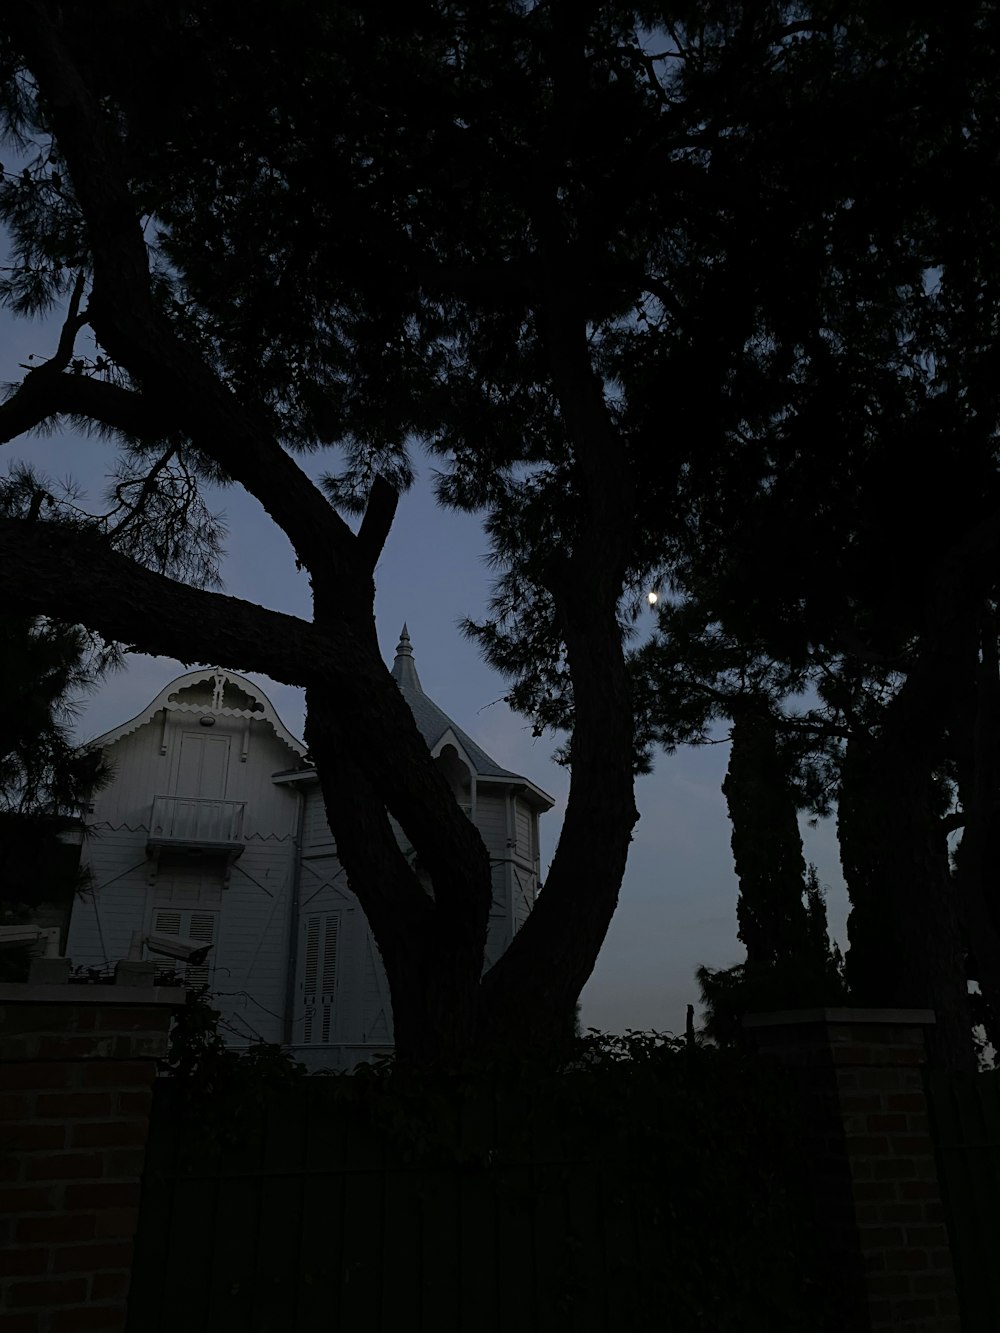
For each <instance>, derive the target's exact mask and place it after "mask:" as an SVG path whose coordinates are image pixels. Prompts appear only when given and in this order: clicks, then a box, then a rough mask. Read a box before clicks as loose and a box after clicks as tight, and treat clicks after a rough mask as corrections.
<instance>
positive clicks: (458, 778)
mask: <svg viewBox="0 0 1000 1333" xmlns="http://www.w3.org/2000/svg"><path fill="white" fill-rule="evenodd" d="M435 762H436V763H437V766H438V768H439V769H440V770H441V772H442V773H443V774H444V776H445V778H446V779H447V782H448V785H449V787H451V790H452V793H453V795H454V797H455V800H456V801H457V802H458V804H459V805H460V806H461V807H462V809H463V810H464V811H465V813H466V814H467V815H468V816H469V818H470V819H471V818H472V774H471V773H470V772H469V769H468V766H467V765H466V764H464V763H463V762H462V760H461V759H460V758H459V757H458V751H457V750H456V749H455V747H454V745H445V746H443V747H442V749H441V753H440V754H439V755H438V757H437V759H436V760H435Z"/></svg>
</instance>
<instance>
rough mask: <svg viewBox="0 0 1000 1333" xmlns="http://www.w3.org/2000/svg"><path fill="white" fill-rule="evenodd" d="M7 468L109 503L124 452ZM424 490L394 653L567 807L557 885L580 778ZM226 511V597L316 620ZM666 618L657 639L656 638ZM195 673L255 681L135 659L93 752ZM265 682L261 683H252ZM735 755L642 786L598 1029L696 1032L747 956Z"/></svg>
mask: <svg viewBox="0 0 1000 1333" xmlns="http://www.w3.org/2000/svg"><path fill="white" fill-rule="evenodd" d="M55 340H56V333H55V330H54V329H53V328H52V327H51V326H46V325H44V324H41V323H29V322H27V321H24V320H14V319H13V318H12V317H11V316H10V315H9V314H8V313H7V312H0V382H6V383H9V382H17V381H19V380H20V379H21V378H22V377H23V374H24V372H23V370H22V369H20V368H19V363H24V362H26V361H27V357H28V354H29V353H34V354H35V355H36V356H38V355H40V356H43V357H44V356H47V355H49V354H50V352H51V351H52V350H53V348H54V345H55ZM4 452H5V454H6V459H5V460H3V462H2V463H0V471H6V465H9V463H11V462H13V461H15V459H23V460H25V461H29V460H30V461H33V462H34V464H35V466H36V467H37V468H38V469H39V470H41V471H43V472H45V473H47V474H48V475H49V476H50V477H51V478H52V479H53V480H55V481H59V480H63V479H65V478H67V477H72V478H74V479H75V480H76V481H77V482H79V483H81V484H82V486H83V487H84V489H85V491H86V494H87V496H88V498H89V501H90V502H91V503H93V504H94V505H95V506H96V505H98V504H99V502H100V499H101V496H102V494H103V492H104V489H105V487H106V486H107V485H108V478H109V477H110V474H111V471H112V463H113V448H112V446H110V445H108V444H106V443H103V442H99V441H94V440H88V439H85V438H81V437H79V436H76V435H72V434H68V433H67V434H64V435H56V436H50V437H43V438H25V439H21V440H18V441H15V442H14V443H13V444H10V445H7V446H5V448H4ZM305 462H306V465H307V466H308V467H309V468H310V470H311V471H312V472H313V473H314V474H318V473H321V472H324V471H332V470H334V468H335V466H336V460H335V458H334V457H333V456H329V457H327V458H326V459H324V457H323V455H322V454H319V455H313V456H312V457H311V458H309V459H306V460H305ZM418 469H419V473H420V476H419V479H418V483H417V485H416V486H415V488H414V489H413V490H412V491H411V492H410V493H409V494H408V495H406V496H404V497H403V498H402V500H401V502H400V506H399V511H398V514H397V519H396V523H395V525H394V528H393V531H392V533H391V534H390V537H389V540H388V542H387V544H386V548H385V551H384V553H383V557H382V560H381V563H380V564H379V567H378V571H377V575H376V581H377V586H378V596H377V601H376V618H377V623H378V630H379V638H380V642H381V645H382V650H383V653H384V655H385V657H386V659H387V660H390V661H391V658H392V653H393V650H394V647H395V645H396V642H397V639H398V637H399V630H400V627H401V626H402V624H403V622H404V620H405V621H406V622H407V623H408V626H409V630H410V634H411V637H412V640H413V648H414V653H415V657H416V663H417V668H418V670H419V673H420V679H421V683H422V684H423V687H424V689H425V691H426V692H427V693H428V694H429V695H430V696H431V697H432V698H433V699H434V700H435V702H436V703H438V704H439V705H440V706H441V707H442V708H443V709H444V710H445V711H446V712H447V713H448V714H449V715H450V716H451V717H452V718H453V719H454V721H456V722H457V723H458V724H459V726H461V727H462V728H464V730H465V731H467V732H468V733H469V735H470V736H472V737H473V738H474V739H475V740H477V741H478V742H479V743H480V744H481V745H482V746H483V748H484V749H485V750H486V751H487V752H488V753H489V754H490V755H492V756H493V758H494V759H496V760H497V761H498V762H499V763H500V764H502V765H504V766H505V767H507V768H510V769H513V770H514V771H515V772H519V773H522V774H523V775H524V776H526V777H528V778H530V779H531V780H532V781H533V782H536V783H537V784H538V785H539V786H540V787H542V788H543V789H544V790H546V791H548V792H549V793H550V795H552V796H553V797H555V798H556V805H555V808H554V809H553V810H552V811H551V812H550V813H549V814H547V815H545V816H544V817H543V818H542V821H541V831H542V832H541V849H542V877H543V880H544V876H545V871H546V867H547V865H548V863H549V861H550V860H551V857H552V853H553V850H554V848H555V844H556V840H557V838H558V835H559V829H560V825H561V820H562V811H563V808H564V804H565V797H566V791H567V787H568V774H567V773H566V772H565V771H564V770H562V769H560V768H559V767H558V766H557V765H555V764H553V763H552V762H551V759H550V755H551V753H552V751H553V749H554V748H555V742H554V741H553V740H552V739H551V738H543V739H542V740H533V739H532V736H531V729H530V726H529V724H528V723H527V722H526V721H525V720H524V719H523V718H520V717H518V716H516V715H515V714H513V713H512V712H511V711H510V710H509V709H508V708H507V706H506V705H505V704H503V703H502V702H498V700H500V699H501V698H502V696H503V694H504V692H505V691H504V682H503V680H502V679H501V678H500V677H499V676H497V675H496V673H495V672H493V671H492V670H491V669H490V668H488V667H487V666H486V665H485V664H484V663H483V662H482V661H481V660H480V658H479V656H478V654H477V652H476V649H475V647H474V646H473V645H472V644H470V643H468V642H467V641H466V640H465V639H464V638H463V637H462V635H461V633H460V631H459V629H458V623H459V622H460V620H461V619H462V618H463V617H464V616H471V617H473V618H476V617H478V616H480V615H481V614H482V612H483V609H484V607H485V605H486V601H487V598H488V595H489V587H490V573H489V571H488V569H487V568H486V565H485V562H484V559H483V557H484V555H485V553H486V549H487V545H486V539H485V537H484V535H483V533H482V531H481V528H480V525H479V523H478V521H477V520H476V519H475V518H473V517H470V516H467V515H461V514H454V513H451V512H447V511H444V510H440V509H438V508H437V506H436V505H435V503H434V499H433V495H432V493H431V487H430V477H431V468H430V464H429V463H427V462H426V461H418ZM210 502H211V506H212V508H213V509H216V510H222V511H224V512H225V515H226V518H227V522H228V524H229V528H230V537H229V541H228V543H227V556H226V560H225V563H224V566H223V576H224V579H225V590H226V591H227V592H228V593H230V594H232V595H233V596H237V597H243V598H246V599H248V600H250V601H254V602H258V603H260V604H262V605H264V606H269V607H272V608H274V609H275V610H279V611H284V612H287V613H289V614H293V615H300V616H304V617H306V618H308V617H309V614H310V612H309V605H308V588H307V584H306V580H305V577H304V575H302V574H300V573H298V572H297V571H296V569H295V564H294V560H293V558H292V553H291V548H290V546H289V544H288V542H287V540H286V538H285V537H284V536H283V534H281V533H280V532H279V531H278V530H277V528H275V527H274V526H273V524H272V523H271V521H270V520H269V519H268V518H267V516H266V515H265V514H264V512H263V510H262V509H261V508H260V507H259V506H258V505H257V503H256V501H254V500H252V499H251V498H250V497H248V496H247V495H246V494H245V493H244V492H243V491H242V490H240V489H238V488H230V489H227V490H224V491H216V492H215V493H214V494H213V495H212V496H211V498H210ZM651 623H652V622H651V620H650V621H649V622H648V624H647V626H646V628H650V627H651ZM196 665H220V666H224V667H230V668H232V669H234V670H237V671H238V670H240V663H238V662H221V663H204V664H203V663H190V664H188V665H182V664H181V663H179V662H175V661H173V660H172V659H169V658H151V657H143V656H133V657H131V658H130V659H129V662H128V665H127V667H126V669H125V670H124V671H121V672H119V673H117V674H115V675H113V676H110V677H108V678H107V679H106V680H105V681H104V682H103V684H102V685H101V686H100V688H99V689H98V691H97V692H96V693H95V694H94V695H93V696H91V697H90V698H89V699H87V700H86V701H85V706H84V708H83V710H82V712H81V717H80V722H79V728H78V730H79V735H80V738H81V740H87V739H90V738H92V737H94V736H97V735H100V734H101V733H102V732H104V731H106V730H109V729H110V728H111V727H112V726H114V725H116V724H117V723H119V722H121V721H124V720H126V719H128V718H130V717H132V716H134V715H135V714H136V713H138V712H139V711H140V710H141V709H142V708H143V707H144V706H145V705H146V704H147V703H148V702H149V701H150V700H151V699H152V698H153V697H154V696H155V695H156V694H157V693H158V692H159V691H160V690H161V689H162V688H163V686H164V685H166V684H167V683H168V681H170V680H171V679H172V678H173V677H174V676H176V675H178V674H180V672H181V671H183V670H187V669H189V668H190V667H191V666H196ZM249 674H251V675H252V673H249ZM253 679H255V680H257V681H259V683H260V684H261V685H262V686H263V687H264V689H265V692H266V693H267V695H268V697H269V698H270V700H271V702H272V703H273V704H274V706H275V708H276V709H277V711H278V714H279V715H280V717H281V718H282V720H283V721H284V723H285V725H286V726H288V727H289V728H290V730H291V731H293V732H295V733H296V734H298V735H301V733H302V717H303V696H302V692H301V691H299V690H295V689H291V688H289V687H287V686H284V685H277V684H275V683H274V682H272V681H268V680H267V679H266V678H265V677H259V676H253ZM727 761H728V745H727V744H726V743H721V744H717V745H712V746H708V747H704V748H700V749H692V748H688V749H684V750H681V751H678V753H677V754H675V755H674V756H672V757H665V756H660V757H659V758H658V759H657V764H656V770H655V772H654V773H653V774H652V775H650V776H649V777H645V778H641V779H640V780H639V784H638V791H637V804H638V807H639V811H640V814H641V816H642V817H641V819H640V822H639V824H638V825H637V827H636V830H635V834H634V840H633V845H632V850H631V854H630V857H629V863H628V869H627V871H626V875H625V881H624V884H623V886H622V891H621V898H620V905H619V908H618V911H617V913H616V916H615V919H614V921H613V923H612V926H611V930H610V932H609V935H608V938H607V941H606V943H605V945H604V949H603V951H602V953H601V957H600V959H599V960H598V964H597V968H596V970H595V972H594V974H593V976H592V977H591V980H590V981H589V983H588V985H587V987H586V989H585V990H584V992H583V1023H584V1026H592V1027H600V1028H603V1029H605V1030H608V1031H618V1032H620V1031H623V1030H624V1029H626V1028H643V1029H649V1028H655V1029H658V1030H661V1031H675V1032H679V1031H683V1028H684V1014H685V1005H686V1004H687V1003H695V1004H697V1002H698V988H697V984H696V982H695V980H694V970H695V968H696V967H697V966H698V965H699V964H701V963H707V964H709V965H710V966H713V967H726V966H729V965H730V964H732V963H734V962H738V961H740V959H741V958H742V956H743V953H742V949H741V946H740V944H739V941H738V940H737V938H736V887H737V886H736V879H735V876H734V874H733V869H732V856H731V852H730V847H729V825H728V821H727V818H726V809H725V802H724V800H723V797H722V794H721V791H720V784H721V782H722V779H723V777H724V775H725V769H726V763H727ZM804 833H805V837H806V856H807V859H811V860H813V861H815V862H816V864H817V866H818V868H819V874H820V881H821V883H823V884H824V885H825V886H827V887H828V889H829V895H828V908H829V914H830V923H831V927H832V930H833V933H834V935H835V936H836V938H837V939H838V941H839V942H840V944H841V946H843V945H844V944H845V942H846V941H845V929H844V924H845V919H846V912H847V900H846V895H845V893H844V890H843V884H842V880H841V877H840V873H839V865H838V860H837V850H836V842H835V839H834V835H833V829H832V827H831V826H830V825H829V824H825V825H823V826H821V827H820V828H818V829H816V830H809V829H808V828H806V829H804Z"/></svg>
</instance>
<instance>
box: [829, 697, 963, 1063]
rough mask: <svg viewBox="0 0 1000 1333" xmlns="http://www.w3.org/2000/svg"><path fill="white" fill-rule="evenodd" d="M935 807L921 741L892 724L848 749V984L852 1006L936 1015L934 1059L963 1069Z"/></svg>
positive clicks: (949, 898) (954, 936) (843, 803)
mask: <svg viewBox="0 0 1000 1333" xmlns="http://www.w3.org/2000/svg"><path fill="white" fill-rule="evenodd" d="M904 688H905V687H904ZM886 733H888V734H886ZM939 801H940V797H939V793H938V789H937V787H936V784H935V780H934V764H933V758H932V756H931V755H930V754H928V747H927V744H926V738H925V737H924V736H921V735H920V734H919V733H917V734H916V735H913V734H911V735H909V736H906V735H904V734H901V732H900V730H899V728H897V727H890V728H886V732H885V733H883V735H881V736H880V737H876V738H854V739H852V740H851V741H849V742H848V747H847V755H846V758H845V761H844V768H843V777H842V786H841V795H840V803H839V809H838V836H839V840H840V850H841V861H842V864H843V868H844V878H845V880H846V882H847V889H848V893H849V895H850V898H851V909H852V910H851V914H850V917H849V920H848V938H849V940H850V947H849V949H848V952H847V958H846V977H847V983H848V987H849V990H850V993H851V999H852V1003H856V1004H858V1005H873V1006H879V1007H887V1008H929V1009H933V1010H934V1014H935V1020H936V1022H935V1027H934V1029H933V1032H932V1035H931V1046H932V1053H933V1058H934V1060H935V1062H936V1063H937V1064H938V1065H940V1066H941V1067H942V1068H947V1069H956V1070H958V1069H965V1070H970V1069H974V1068H975V1052H974V1048H973V1045H972V1013H971V1009H970V1007H969V999H968V993H967V985H966V979H965V978H966V974H965V965H964V957H963V948H962V937H961V931H960V927H959V917H958V908H957V902H956V896H955V892H954V886H953V884H952V882H951V873H950V869H949V865H948V848H947V843H946V841H945V837H944V834H943V833H942V831H941V824H940V810H939V809H938V805H939Z"/></svg>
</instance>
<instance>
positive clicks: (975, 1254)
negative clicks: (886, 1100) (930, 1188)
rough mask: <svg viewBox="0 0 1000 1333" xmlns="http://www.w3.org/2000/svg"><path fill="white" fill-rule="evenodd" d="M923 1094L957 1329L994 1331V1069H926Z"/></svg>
mask: <svg viewBox="0 0 1000 1333" xmlns="http://www.w3.org/2000/svg"><path fill="white" fill-rule="evenodd" d="M927 1091H928V1097H929V1101H930V1108H931V1115H932V1121H933V1131H934V1138H935V1141H936V1144H937V1149H938V1158H939V1162H940V1169H941V1176H942V1185H943V1189H944V1195H945V1203H946V1207H947V1212H948V1226H949V1231H950V1233H951V1248H952V1257H953V1261H954V1265H955V1274H956V1278H957V1280H958V1288H959V1298H960V1300H961V1304H962V1328H963V1333H997V1330H998V1329H1000V1070H998V1071H994V1072H992V1073H988V1074H970V1075H955V1074H949V1073H944V1072H942V1071H940V1070H933V1071H931V1072H930V1073H929V1075H928V1078H927Z"/></svg>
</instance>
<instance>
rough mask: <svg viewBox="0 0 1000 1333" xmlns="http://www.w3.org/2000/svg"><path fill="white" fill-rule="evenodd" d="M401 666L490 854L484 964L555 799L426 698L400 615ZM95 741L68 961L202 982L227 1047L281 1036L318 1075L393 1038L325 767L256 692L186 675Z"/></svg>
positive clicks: (425, 730)
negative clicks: (103, 756)
mask: <svg viewBox="0 0 1000 1333" xmlns="http://www.w3.org/2000/svg"><path fill="white" fill-rule="evenodd" d="M392 674H393V676H394V678H395V680H396V682H397V684H398V686H399V688H400V690H401V692H402V694H403V697H404V698H405V699H406V702H407V703H408V704H409V706H410V709H411V710H412V712H413V715H414V718H415V720H416V722H417V726H418V727H419V729H420V731H421V733H422V735H423V736H424V739H425V740H426V742H427V745H428V747H429V749H430V751H431V753H432V754H433V755H434V756H435V758H436V760H437V762H438V763H439V764H440V765H441V767H442V769H443V770H444V772H445V774H446V775H447V777H448V779H449V781H450V782H451V785H452V788H453V790H454V792H455V795H456V799H457V800H458V801H459V804H460V805H461V806H462V807H463V809H464V810H465V811H466V813H467V814H468V816H469V818H470V819H471V820H472V821H473V822H474V823H475V824H476V826H477V827H478V828H479V830H480V832H481V834H482V836H483V839H484V841H485V843H486V846H487V848H488V849H489V852H490V856H491V860H492V862H493V884H494V894H493V907H492V910H491V914H490V928H489V936H488V944H487V959H486V962H487V966H489V965H490V964H492V963H493V962H494V961H495V960H496V959H497V958H498V957H499V956H500V954H501V953H502V952H503V950H504V949H505V948H506V947H507V945H508V944H509V942H510V940H511V939H512V938H513V935H514V933H515V932H516V931H517V929H518V927H519V926H520V925H521V924H522V923H523V921H524V920H525V918H526V916H527V914H528V912H529V911H530V910H531V906H532V904H533V902H534V899H535V894H536V892H537V889H538V874H539V852H538V816H539V815H540V814H543V813H544V812H545V811H546V810H548V809H549V808H550V807H551V806H552V799H551V797H549V796H547V795H546V794H545V792H543V791H541V790H540V789H539V788H538V787H537V786H535V784H534V783H532V782H530V781H529V780H528V779H527V778H524V777H521V776H519V775H518V774H515V773H511V772H509V771H508V770H507V769H504V768H502V767H500V765H499V764H496V763H494V761H493V760H492V759H491V758H490V757H489V755H487V754H486V753H485V751H484V750H483V749H482V748H481V747H480V746H479V745H477V744H476V742H475V741H473V740H472V739H471V738H470V737H469V736H468V735H466V733H465V732H464V731H462V729H461V728H460V727H458V726H456V724H455V723H454V722H452V721H451V720H450V719H449V718H448V716H447V715H446V714H445V713H444V712H443V711H442V710H441V709H440V708H439V707H438V706H437V705H436V704H435V703H434V702H433V701H432V700H431V699H430V698H429V697H428V696H427V695H426V694H425V693H424V691H423V688H422V687H421V684H420V679H419V677H418V675H417V670H416V666H415V663H414V659H413V650H412V647H411V644H410V639H409V635H408V634H407V632H406V627H405V626H404V628H403V633H402V636H401V639H400V643H399V645H398V647H397V650H396V658H395V662H394V665H393V672H392ZM94 744H95V745H98V746H101V747H102V748H104V749H106V750H107V752H108V755H109V758H110V759H111V760H112V762H113V765H114V771H115V775H114V779H113V781H112V782H111V783H110V784H109V785H108V786H107V787H106V788H105V789H103V790H102V791H100V792H99V793H97V794H96V795H95V798H94V804H93V808H92V810H91V812H90V814H89V816H88V819H87V826H88V827H87V837H86V838H85V842H84V849H83V861H84V863H85V864H86V865H87V866H88V867H89V869H90V872H91V888H90V889H89V890H88V892H87V893H86V894H85V895H84V896H82V897H80V898H79V899H78V900H77V902H76V904H75V906H74V909H73V914H72V918H71V921H70V928H69V937H68V942H67V954H68V955H69V956H70V958H71V959H72V960H73V963H74V965H76V966H81V965H86V966H92V967H97V968H105V967H107V966H109V965H111V964H114V963H115V962H117V961H118V960H120V959H124V958H126V957H132V958H137V957H141V958H146V959H155V960H156V961H159V962H162V963H163V964H164V965H169V966H174V967H176V968H177V969H178V970H179V971H181V972H183V973H185V974H186V976H187V978H188V980H189V981H191V982H192V983H201V982H207V983H208V985H209V987H210V990H211V992H212V995H213V997H214V1003H215V1004H216V1005H217V1007H218V1008H219V1009H220V1010H221V1011H222V1014H223V1022H224V1025H225V1030H226V1032H227V1034H228V1039H229V1040H231V1041H232V1042H233V1043H237V1044H247V1043H249V1042H251V1041H254V1040H258V1039H264V1040H266V1041H272V1042H280V1043H281V1044H282V1045H284V1046H286V1047H287V1048H289V1049H290V1050H291V1051H292V1052H293V1053H294V1054H295V1056H296V1057H297V1058H298V1059H300V1060H302V1061H303V1063H305V1064H307V1065H309V1066H310V1067H313V1068H332V1069H345V1068H352V1067H353V1066H354V1065H356V1064H357V1063H359V1062H360V1061H362V1060H365V1059H368V1058H371V1057H372V1056H373V1055H376V1054H377V1053H379V1052H382V1051H386V1050H388V1049H390V1048H391V1045H392V1012H391V1006H390V1003H389V994H388V987H387V984H386V980H385V974H384V972H383V969H382V963H381V959H380V957H379V952H378V949H377V947H376V945H375V942H374V940H373V938H372V935H371V932H370V930H369V929H368V925H367V922H366V921H365V917H364V914H363V913H362V911H361V908H360V905H359V904H358V901H357V899H356V898H355V896H354V894H353V893H352V892H351V889H350V885H349V884H348V882H347V877H346V874H345V872H344V869H343V867H342V866H341V865H340V862H339V861H338V859H337V848H336V844H335V841H334V839H333V836H332V834H331V832H330V829H329V827H328V825H327V821H326V814H325V810H324V805H323V798H322V794H321V792H320V788H319V783H318V781H317V778H316V772H315V769H314V768H313V767H312V766H311V764H310V762H309V757H308V755H307V754H306V751H305V747H304V745H303V744H302V742H301V741H300V740H298V739H297V738H296V737H295V736H293V735H292V734H291V733H290V732H289V731H288V730H287V728H286V727H285V726H284V725H283V723H282V722H281V719H280V718H279V717H278V715H277V713H276V712H275V711H274V708H273V707H272V706H271V704H270V702H269V701H268V699H267V698H266V696H265V695H264V694H263V692H262V691H261V690H260V689H259V687H258V686H256V685H254V684H253V683H251V682H250V681H248V680H246V679H245V678H244V677H242V676H238V675H236V674H235V673H234V672H231V671H222V670H219V669H217V668H203V669H200V670H197V671H191V672H188V673H187V674H186V675H183V676H180V677H178V678H177V679H176V680H174V681H171V682H170V684H169V685H167V686H166V687H165V688H164V689H163V690H162V691H161V692H160V693H159V694H158V695H157V697H156V698H155V699H154V700H153V701H152V702H151V703H150V705H149V707H148V708H146V709H144V710H143V712H142V713H140V714H139V715H138V716H137V717H134V718H132V719H131V720H130V721H128V722H124V723H122V725H121V726H119V727H116V728H114V729H113V730H112V731H109V732H107V733H106V734H105V735H104V736H101V737H99V738H98V740H97V741H95V742H94ZM400 837H401V839H402V835H401V834H400ZM175 946H176V947H175ZM206 946H211V947H210V948H207V947H206ZM174 953H176V954H177V955H182V956H181V957H171V954H174Z"/></svg>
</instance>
